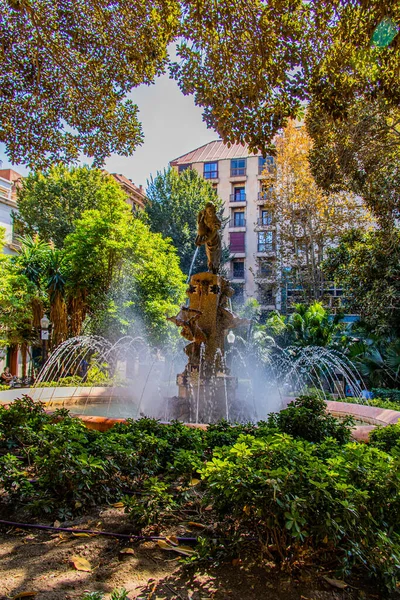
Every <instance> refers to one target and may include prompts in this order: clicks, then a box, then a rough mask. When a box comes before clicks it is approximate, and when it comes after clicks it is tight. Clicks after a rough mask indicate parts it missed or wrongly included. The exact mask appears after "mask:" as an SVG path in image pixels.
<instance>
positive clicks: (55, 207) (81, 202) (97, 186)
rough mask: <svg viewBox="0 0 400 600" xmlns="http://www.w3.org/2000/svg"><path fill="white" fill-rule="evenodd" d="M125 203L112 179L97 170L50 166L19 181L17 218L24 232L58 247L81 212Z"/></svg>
mask: <svg viewBox="0 0 400 600" xmlns="http://www.w3.org/2000/svg"><path fill="white" fill-rule="evenodd" d="M124 200H125V194H124V192H123V191H122V189H121V187H120V186H119V185H118V183H117V182H116V181H115V179H114V178H113V177H111V176H110V175H108V174H106V173H104V172H102V171H101V170H100V169H91V168H89V167H87V166H85V167H71V168H67V167H65V166H63V165H53V166H52V167H50V168H49V169H48V170H46V171H35V172H32V173H30V174H29V175H28V176H27V177H24V178H23V179H22V182H21V186H20V188H19V189H18V216H17V219H18V220H19V221H21V223H22V226H23V229H25V231H26V232H27V233H29V234H34V233H38V234H39V236H40V237H41V238H42V239H43V240H45V241H50V240H51V241H52V242H53V243H54V244H55V245H56V246H57V247H58V248H61V247H62V246H63V243H64V240H65V237H66V236H67V235H68V234H69V233H72V232H73V231H74V228H75V222H76V221H77V219H79V218H81V216H82V214H83V213H84V211H86V210H90V209H96V210H100V211H108V210H112V207H114V210H115V208H116V207H122V208H124V207H125V203H124ZM125 212H126V211H125Z"/></svg>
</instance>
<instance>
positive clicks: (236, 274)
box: [232, 265, 244, 280]
mask: <svg viewBox="0 0 400 600" xmlns="http://www.w3.org/2000/svg"><path fill="white" fill-rule="evenodd" d="M232 279H234V280H235V279H244V265H243V268H242V269H239V268H237V267H235V269H234V270H233V271H232Z"/></svg>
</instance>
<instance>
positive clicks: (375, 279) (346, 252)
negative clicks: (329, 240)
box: [323, 228, 400, 336]
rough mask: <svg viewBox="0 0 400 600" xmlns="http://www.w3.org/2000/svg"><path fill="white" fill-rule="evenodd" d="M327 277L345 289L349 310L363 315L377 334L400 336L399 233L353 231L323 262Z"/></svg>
mask: <svg viewBox="0 0 400 600" xmlns="http://www.w3.org/2000/svg"><path fill="white" fill-rule="evenodd" d="M323 268H324V272H325V273H326V275H327V277H329V278H331V279H334V280H335V281H336V282H337V283H338V284H339V285H340V286H342V287H343V289H344V296H345V301H346V311H353V312H354V313H356V314H361V317H362V318H363V319H364V320H365V322H366V324H367V325H368V326H369V329H370V330H371V331H373V332H375V333H376V334H378V335H382V334H387V335H397V336H399V335H400V318H399V308H400V284H399V282H400V232H399V229H398V228H396V229H393V230H391V232H390V235H389V234H388V231H386V230H381V229H378V230H372V231H369V232H362V231H351V232H349V233H348V234H347V235H345V236H343V238H342V240H341V242H340V244H339V245H338V246H337V247H336V248H329V249H328V252H327V258H326V260H325V263H324V267H323Z"/></svg>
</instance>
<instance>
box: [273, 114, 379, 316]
mask: <svg viewBox="0 0 400 600" xmlns="http://www.w3.org/2000/svg"><path fill="white" fill-rule="evenodd" d="M311 148H312V141H311V139H310V137H309V136H308V134H307V132H306V130H305V127H304V126H300V125H299V123H296V122H294V121H290V122H289V123H288V124H287V126H286V127H285V129H284V130H283V132H282V134H281V135H279V136H278V137H277V139H276V172H273V173H271V174H269V175H268V174H265V176H266V178H265V179H264V180H263V185H264V188H265V206H264V208H266V209H267V210H268V211H269V212H270V214H271V218H272V219H273V223H275V224H276V225H277V227H276V244H277V257H278V261H279V263H280V269H281V271H282V279H283V284H284V285H287V286H288V289H290V290H292V295H291V299H293V298H295V299H297V300H299V301H302V302H311V301H312V300H319V299H321V298H323V296H324V292H325V285H324V284H325V282H324V276H323V272H322V270H321V263H322V260H323V256H324V253H325V250H326V248H327V247H329V246H332V245H334V244H336V243H337V241H338V240H339V238H340V236H341V235H342V234H343V233H344V232H346V231H347V230H348V229H349V228H352V227H353V228H354V227H363V226H366V225H367V224H368V215H366V212H365V209H364V208H363V206H362V203H361V202H360V199H359V198H356V197H355V196H354V194H352V193H349V192H348V193H336V194H327V193H324V192H323V190H322V189H321V188H319V187H318V186H317V184H316V182H315V180H314V177H313V175H312V173H311V170H310V165H309V162H308V155H309V152H310V150H311ZM286 302H287V304H288V305H289V297H288V296H286ZM287 308H290V306H287V307H285V309H287Z"/></svg>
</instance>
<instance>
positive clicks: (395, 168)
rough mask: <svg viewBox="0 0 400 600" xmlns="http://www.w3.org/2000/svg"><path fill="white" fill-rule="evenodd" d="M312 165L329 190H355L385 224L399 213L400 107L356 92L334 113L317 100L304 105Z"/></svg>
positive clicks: (386, 225) (320, 182) (323, 185)
mask: <svg viewBox="0 0 400 600" xmlns="http://www.w3.org/2000/svg"><path fill="white" fill-rule="evenodd" d="M307 123H308V130H309V131H310V133H311V136H312V139H313V147H312V148H311V151H310V162H311V169H312V172H313V174H314V177H315V179H316V181H317V183H318V184H319V185H320V186H321V187H322V188H323V189H324V190H325V191H327V192H332V191H334V192H339V191H343V190H346V191H348V192H353V193H355V194H359V195H360V196H362V198H363V199H364V201H365V203H366V204H367V206H368V208H369V209H370V210H371V211H372V212H373V213H374V215H375V217H376V218H377V219H378V220H379V223H380V225H381V226H383V227H391V226H393V225H394V223H395V220H396V219H398V218H399V217H400V109H399V108H398V107H392V106H390V105H389V103H388V102H387V101H384V100H382V99H381V98H378V99H374V100H371V101H368V100H366V99H365V98H363V97H362V98H359V99H357V100H356V101H354V102H353V103H352V104H351V105H349V107H348V109H347V116H346V118H345V119H343V118H333V117H332V116H331V115H330V114H329V113H328V112H327V111H326V110H325V109H324V107H323V106H322V105H321V104H320V103H312V104H311V105H310V107H309V109H308V111H307Z"/></svg>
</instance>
